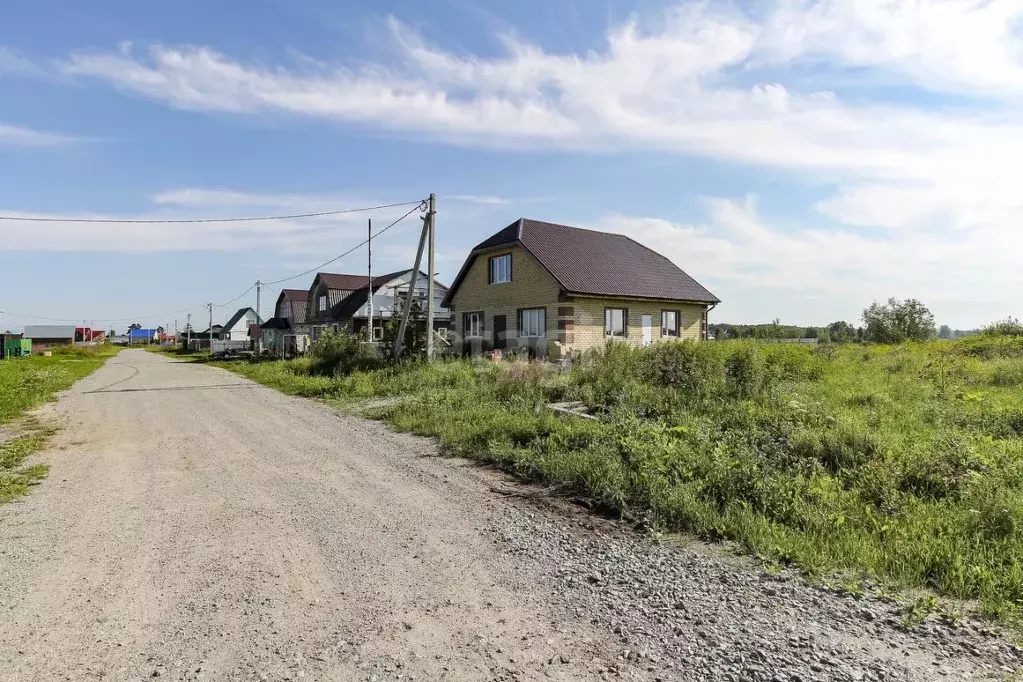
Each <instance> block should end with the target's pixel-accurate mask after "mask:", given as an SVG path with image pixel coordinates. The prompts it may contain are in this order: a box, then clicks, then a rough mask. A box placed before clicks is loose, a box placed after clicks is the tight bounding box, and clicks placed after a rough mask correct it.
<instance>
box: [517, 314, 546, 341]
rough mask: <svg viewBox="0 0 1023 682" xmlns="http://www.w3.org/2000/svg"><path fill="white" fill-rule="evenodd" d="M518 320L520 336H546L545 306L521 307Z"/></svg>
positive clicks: (539, 337) (534, 337)
mask: <svg viewBox="0 0 1023 682" xmlns="http://www.w3.org/2000/svg"><path fill="white" fill-rule="evenodd" d="M518 322H519V325H518V326H519V337H520V338H525V339H542V338H544V337H545V336H547V309H546V308H522V309H521V310H519V320H518Z"/></svg>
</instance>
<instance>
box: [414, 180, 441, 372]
mask: <svg viewBox="0 0 1023 682" xmlns="http://www.w3.org/2000/svg"><path fill="white" fill-rule="evenodd" d="M426 223H427V224H428V225H429V226H430V235H429V256H428V257H427V259H426V262H427V268H426V277H427V280H426V281H427V284H426V359H427V360H433V353H434V342H433V295H434V290H433V268H434V265H435V254H434V250H435V247H436V237H437V229H436V228H437V195H436V194H434V193H433V192H430V210H429V211H427V213H426ZM418 277H419V273H418V272H417V273H416V278H418Z"/></svg>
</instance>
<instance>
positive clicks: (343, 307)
mask: <svg viewBox="0 0 1023 682" xmlns="http://www.w3.org/2000/svg"><path fill="white" fill-rule="evenodd" d="M411 271H412V269H411V268H408V269H406V270H398V271H396V272H389V273H387V274H386V275H377V276H376V277H374V278H373V291H376V290H378V289H379V288H380V287H382V286H384V285H385V284H387V283H388V282H390V281H391V280H392V279H395V278H396V277H399V276H401V275H404V274H405V273H406V272H411ZM419 274H420V275H424V276H425V275H426V273H424V272H423V271H422V270H420V271H419ZM366 279H367V278H365V277H363V280H362V287H361V288H359V289H358V290H356V291H354V292H352V293H351V294H349V295H348V296H347V297H346V298H345V299H344V300H343V301H341V302H340V303H338V304H337V305H336V306H334V307H333V308H331V309H330V314H329V317H330V319H332V320H337V321H339V322H343V321H344V320H347V319H348V318H349V317H351V316H352V315H354V314H355V313H356V311H358V310H359V308H361V307H362V306H363V305H365V304H366V301H367V300H368V299H369V286H368V285H367V282H366Z"/></svg>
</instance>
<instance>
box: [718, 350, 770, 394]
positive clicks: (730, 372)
mask: <svg viewBox="0 0 1023 682" xmlns="http://www.w3.org/2000/svg"><path fill="white" fill-rule="evenodd" d="M725 370H726V372H727V376H728V387H729V389H730V390H731V392H732V394H733V395H735V396H736V397H738V398H743V399H745V398H752V397H754V396H757V395H759V394H760V393H762V392H763V390H764V387H765V383H766V380H767V365H766V363H765V361H764V356H763V353H761V352H760V348H759V347H758V346H757V344H755V343H752V342H748V341H746V342H742V343H739V344H736V345H735V347H734V348H733V349H732V353H731V354H730V355H729V356H728V359H726V360H725Z"/></svg>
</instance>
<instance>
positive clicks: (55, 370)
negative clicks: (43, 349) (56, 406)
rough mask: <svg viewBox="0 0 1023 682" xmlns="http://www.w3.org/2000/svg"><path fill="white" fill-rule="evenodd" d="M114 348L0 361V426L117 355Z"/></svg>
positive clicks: (62, 350) (78, 349)
mask: <svg viewBox="0 0 1023 682" xmlns="http://www.w3.org/2000/svg"><path fill="white" fill-rule="evenodd" d="M118 350H119V349H118V348H116V347H114V346H108V345H103V346H88V347H66V348H64V347H61V348H55V349H53V354H52V355H51V356H50V357H44V356H42V355H38V354H37V355H33V356H31V357H27V358H8V359H6V360H0V424H3V423H6V422H9V421H11V420H12V419H14V418H15V417H17V416H18V415H20V414H21V413H22V412H24V411H25V410H29V409H31V408H33V407H37V406H39V405H41V404H42V403H44V402H46V401H47V400H50V399H52V398H53V397H54V394H56V393H57V392H59V391H63V390H65V389H67V388H70V387H71V385H72V384H74V383H75V382H76V381H78V380H79V379H81V378H83V377H86V376H88V375H90V374H92V372H94V371H95V370H96V369H97V368H99V367H100V366H101V365H102V364H103V363H104V362H106V361H107V360H108V359H109V358H111V357H113V356H114V355H116V354H117V351H118Z"/></svg>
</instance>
